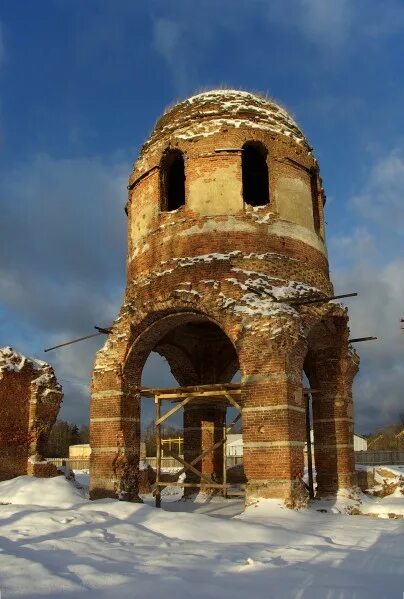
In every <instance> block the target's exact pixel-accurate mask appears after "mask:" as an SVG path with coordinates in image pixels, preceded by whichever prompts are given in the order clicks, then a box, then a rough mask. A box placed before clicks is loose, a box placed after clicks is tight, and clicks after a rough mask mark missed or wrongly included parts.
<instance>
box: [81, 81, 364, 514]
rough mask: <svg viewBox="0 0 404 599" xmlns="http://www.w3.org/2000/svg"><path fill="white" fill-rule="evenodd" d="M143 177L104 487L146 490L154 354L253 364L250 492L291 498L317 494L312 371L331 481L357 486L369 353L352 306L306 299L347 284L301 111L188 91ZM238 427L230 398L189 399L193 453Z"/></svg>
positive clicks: (100, 445)
mask: <svg viewBox="0 0 404 599" xmlns="http://www.w3.org/2000/svg"><path fill="white" fill-rule="evenodd" d="M246 142H259V143H260V144H262V146H264V147H265V149H266V156H267V158H266V160H267V166H268V174H269V197H270V202H269V204H267V205H265V206H260V207H259V208H257V207H252V206H250V205H248V204H246V203H244V201H243V195H242V194H243V190H242V166H241V165H242V153H243V149H242V148H243V144H245V143H246ZM170 148H175V149H178V150H180V151H181V152H182V154H183V157H184V165H185V167H184V168H185V205H183V206H181V207H180V208H179V209H178V210H175V211H174V212H166V211H164V207H165V205H166V203H165V200H164V201H163V196H164V193H165V192H164V181H165V180H166V179H165V178H164V177H166V174H165V175H164V177H163V176H162V169H164V164H165V162H164V160H163V158H164V156H165V152H166V151H167V150H168V149H170ZM128 190H129V191H128V203H127V206H126V209H127V214H128V260H127V286H126V293H125V300H124V303H123V305H122V307H121V311H120V314H119V316H118V318H117V319H116V321H115V323H114V325H113V327H112V332H111V334H110V336H109V338H108V340H107V342H106V344H105V346H104V348H103V349H102V350H101V351H100V352H99V353H98V355H97V359H96V364H95V369H94V376H93V398H92V402H91V445H92V449H93V451H92V455H91V485H90V486H91V494H92V496H93V497H100V496H110V495H111V496H112V495H114V494H116V493H119V492H120V491H124V492H125V493H126V494H127V496H128V497H131V496H132V497H136V495H137V492H138V483H137V478H136V476H137V475H136V472H137V470H136V469H137V461H138V456H139V451H140V447H139V438H140V431H139V396H138V393H137V388H138V387H139V386H140V385H141V374H142V370H143V366H144V364H145V361H146V359H147V357H148V355H149V354H150V352H151V351H156V352H158V353H160V354H161V355H162V356H163V357H164V358H165V359H166V360H167V362H168V363H169V365H170V368H171V371H172V373H173V375H174V376H175V378H176V379H177V381H178V382H179V384H180V385H182V386H184V385H195V384H203V383H219V382H229V381H231V379H232V377H233V376H234V374H235V372H237V370H238V369H239V370H240V372H241V376H242V381H243V383H244V384H245V387H244V389H243V393H242V395H241V397H240V398H239V400H238V401H240V404H241V406H242V414H243V417H242V420H243V437H244V470H245V475H246V478H247V499H248V500H250V499H251V498H253V497H257V496H261V497H283V498H284V499H286V500H287V502H288V504H289V505H294V504H296V502H299V501H300V500H301V497H302V495H303V494H304V493H302V482H301V477H302V474H303V447H304V442H305V401H304V398H303V395H302V375H303V370H304V371H305V372H306V374H307V375H308V376H309V378H310V381H311V386H312V387H315V388H316V389H318V391H319V392H318V394H316V396H315V398H316V399H315V405H314V407H313V414H314V434H315V439H316V442H315V447H316V466H317V467H318V472H319V492H320V493H323V494H329V493H334V492H335V491H336V490H337V489H338V488H341V487H350V486H353V485H355V473H354V467H353V455H354V454H353V448H352V447H351V440H352V422H351V420H349V418H351V417H352V401H351V400H352V398H351V388H352V380H353V375H354V373H355V369H356V366H357V358H356V356H355V355H354V354H353V353H352V352H351V351H350V349H349V347H348V326H347V320H348V319H347V314H346V311H345V309H344V308H342V307H341V306H338V305H335V304H333V305H332V304H327V303H324V304H311V305H307V306H299V307H298V306H296V305H293V304H291V302H290V300H291V299H293V298H295V299H296V298H301V297H304V298H310V297H318V296H319V295H324V296H326V295H330V294H332V291H333V288H332V284H331V281H330V279H329V271H328V261H327V254H326V249H325V245H324V214H323V205H324V201H325V196H324V192H323V190H322V186H321V178H320V176H319V170H318V165H317V162H316V160H315V158H314V157H313V155H312V152H311V149H310V147H309V145H308V143H307V141H306V140H305V138H304V136H303V134H302V133H301V132H300V130H299V129H298V127H297V125H296V124H295V123H294V122H293V120H292V119H291V117H290V116H289V115H287V113H285V112H284V111H283V110H282V109H281V108H279V107H278V106H276V105H274V104H273V103H271V102H270V101H268V100H265V99H262V98H260V97H257V96H252V95H249V94H246V93H243V92H229V93H224V92H219V93H208V94H202V95H200V96H197V97H195V98H192V99H190V100H188V101H185V102H183V103H181V104H179V105H177V106H175V107H174V108H173V109H171V110H170V111H168V112H167V114H165V115H164V116H163V117H162V119H160V121H159V122H158V123H157V125H156V128H155V130H154V131H153V133H152V135H151V137H150V139H149V140H148V141H147V142H146V143H145V145H144V147H143V148H142V150H141V153H140V156H139V158H138V160H137V162H136V164H135V166H134V170H133V172H132V174H131V176H130V179H129V186H128ZM348 417H349V418H348ZM108 419H109V420H108ZM222 434H223V404H222V403H221V402H218V401H216V402H215V400H211V401H210V402H209V404H202V403H201V402H200V403H199V404H198V405H194V404H189V405H188V406H187V407H186V409H185V410H184V453H185V455H186V459H188V460H191V458H193V457H195V456H196V455H198V454H199V453H201V451H203V450H204V449H206V448H207V447H210V446H211V445H212V444H213V443H214V442H216V441H217V440H219V439H220V438H221V435H222ZM222 459H223V456H222V450H221V449H219V450H217V451H216V452H215V453H214V454H212V455H209V456H206V458H204V459H203V460H202V462H201V463H199V464H198V468H200V469H201V470H202V472H203V473H204V474H206V475H208V476H210V477H211V478H212V479H215V480H220V479H221V476H222ZM187 480H188V481H190V480H192V481H194V480H195V477H194V475H193V474H188V475H187Z"/></svg>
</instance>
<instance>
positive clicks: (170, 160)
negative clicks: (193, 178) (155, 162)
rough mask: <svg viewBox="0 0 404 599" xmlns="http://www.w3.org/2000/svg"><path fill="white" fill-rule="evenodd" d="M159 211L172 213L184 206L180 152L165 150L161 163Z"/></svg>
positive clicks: (182, 156)
mask: <svg viewBox="0 0 404 599" xmlns="http://www.w3.org/2000/svg"><path fill="white" fill-rule="evenodd" d="M160 173H161V210H162V211H164V212H172V211H174V210H178V208H181V206H184V204H185V165H184V155H183V153H182V152H181V151H180V150H167V151H166V152H165V153H164V156H163V159H162V161H161V170H160Z"/></svg>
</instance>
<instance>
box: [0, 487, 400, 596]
mask: <svg viewBox="0 0 404 599" xmlns="http://www.w3.org/2000/svg"><path fill="white" fill-rule="evenodd" d="M83 478H84V477H83ZM6 499H7V500H8V501H10V502H11V503H10V504H9V505H0V590H1V591H2V599H4V598H6V599H7V598H8V597H24V598H30V599H36V598H39V597H49V598H52V599H58V598H66V599H73V598H77V597H81V596H82V597H86V599H87V598H89V599H95V598H97V599H98V598H102V599H104V598H114V599H115V598H118V597H119V598H122V599H126V598H131V599H138V598H139V599H155V598H156V597H159V596H163V595H164V596H166V597H167V598H168V597H175V598H176V599H185V598H187V599H189V597H192V599H199V598H202V597H203V598H204V599H211V598H219V597H220V598H223V599H245V598H249V599H255V598H257V599H258V598H260V599H261V598H262V599H264V598H265V599H267V598H272V597H273V598H276V599H282V598H290V597H292V598H295V597H296V598H306V597H307V598H309V597H310V598H313V599H320V598H321V599H324V598H325V597H326V598H327V599H337V598H338V599H344V598H347V599H348V598H349V599H352V598H355V599H361V598H365V597H366V598H367V599H369V598H376V597H377V598H379V597H401V596H402V591H403V587H404V560H403V555H404V535H403V532H404V521H403V520H383V519H382V520H379V519H369V518H368V517H364V516H346V515H333V514H331V513H319V512H315V511H313V510H305V511H303V512H293V511H290V510H287V509H284V508H282V507H281V506H280V505H278V503H277V502H276V501H271V500H266V501H265V500H264V501H263V500H261V501H259V502H257V503H256V504H255V505H253V506H251V507H249V508H247V510H246V511H244V512H243V511H242V510H243V504H242V501H240V500H238V499H237V500H227V501H226V500H222V499H220V498H215V500H213V501H209V500H207V501H205V502H201V503H198V502H197V503H191V502H182V501H175V502H172V501H171V502H166V503H163V506H164V509H162V510H156V509H155V508H153V507H151V506H150V505H147V504H143V505H142V504H131V503H126V502H118V501H115V500H110V499H105V500H98V501H92V502H90V501H88V500H86V499H84V497H83V491H80V490H79V489H77V488H75V487H74V485H73V484H72V483H71V482H69V481H67V480H65V479H64V478H63V477H58V478H54V479H42V480H38V479H32V478H29V477H19V478H16V479H13V480H12V481H5V482H2V483H0V501H2V502H5V500H6ZM148 501H151V498H149V499H148ZM179 510H181V511H179ZM186 510H188V511H186ZM201 512H205V513H201Z"/></svg>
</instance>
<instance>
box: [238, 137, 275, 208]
mask: <svg viewBox="0 0 404 599" xmlns="http://www.w3.org/2000/svg"><path fill="white" fill-rule="evenodd" d="M267 154H268V152H267V149H266V147H265V146H264V145H263V144H261V143H259V142H255V141H249V142H247V143H245V144H244V145H243V154H242V158H241V168H242V180H243V200H244V202H245V203H246V204H249V205H250V206H265V205H266V204H269V176H268V165H267Z"/></svg>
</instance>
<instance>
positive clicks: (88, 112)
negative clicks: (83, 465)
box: [0, 0, 404, 432]
mask: <svg viewBox="0 0 404 599" xmlns="http://www.w3.org/2000/svg"><path fill="white" fill-rule="evenodd" d="M403 62H404V4H403V3H402V2H401V0H385V1H384V2H383V10H380V3H379V2H378V1H377V0H355V2H352V1H350V0H248V1H247V0H193V1H192V2H189V1H188V0H176V1H169V0H164V1H163V0H148V1H147V2H146V1H144V2H141V1H139V2H133V1H132V0H127V1H125V0H114V1H113V2H112V0H110V1H106V0H86V2H82V1H80V0H42V1H41V2H37V1H36V0H26V1H25V2H24V3H21V2H15V0H3V2H2V9H1V10H0V171H1V172H0V202H1V218H0V325H1V339H0V343H1V345H11V346H13V347H14V348H15V349H18V350H19V351H22V352H23V353H25V354H27V355H33V356H36V357H38V358H42V359H44V358H46V359H49V360H50V361H51V362H52V364H53V365H54V367H55V369H56V372H57V375H58V377H59V379H60V380H61V382H62V383H63V386H64V390H65V401H64V407H63V410H62V412H61V417H63V418H66V419H69V420H72V421H76V422H78V423H81V422H86V421H87V419H88V380H89V377H90V372H91V366H92V362H93V360H94V354H95V351H96V350H97V348H98V347H99V346H100V344H101V340H100V339H99V338H96V340H95V341H87V342H83V343H80V344H77V345H73V346H71V347H70V348H66V349H63V350H59V351H55V352H52V353H49V354H44V353H43V349H44V348H45V347H49V346H50V345H54V344H56V343H58V342H62V341H64V340H66V339H70V338H73V337H78V336H81V335H85V334H87V333H91V332H92V327H93V326H94V325H95V324H98V325H107V324H108V323H110V322H111V321H112V320H113V318H114V315H115V314H116V313H117V311H118V308H119V305H120V302H121V298H122V292H123V287H124V282H125V279H124V274H125V251H126V222H125V219H126V217H125V215H124V211H123V206H124V203H125V199H126V197H125V195H126V189H125V188H126V179H127V176H128V174H129V171H130V168H131V165H132V163H133V162H134V160H135V158H136V155H137V152H138V150H139V147H140V145H141V144H142V142H143V141H144V139H145V138H146V137H147V136H148V134H149V133H150V131H151V129H152V127H153V124H154V122H155V120H156V119H157V117H158V116H159V115H160V114H161V112H162V111H163V110H164V108H165V107H166V106H167V105H169V104H171V103H172V102H173V101H175V100H178V99H181V98H184V97H186V96H187V95H191V94H192V93H194V92H195V91H196V90H200V89H202V88H206V87H214V86H218V85H223V84H225V85H228V86H230V87H235V88H243V89H248V90H256V91H262V92H268V93H269V94H270V95H271V96H272V97H274V98H275V99H277V100H278V101H280V102H281V103H282V104H284V105H285V106H286V107H287V108H288V109H289V110H290V112H291V113H292V114H293V115H294V116H295V118H296V119H297V121H298V122H299V123H300V125H301V127H302V129H303V131H304V132H305V133H306V135H307V136H308V138H309V140H310V142H311V143H312V145H313V146H314V148H315V152H316V155H317V158H318V159H319V162H320V167H321V173H322V176H323V179H324V184H325V189H326V193H327V197H328V200H327V209H326V210H327V214H326V218H327V223H328V247H329V253H330V262H331V272H332V276H333V280H334V282H335V288H336V291H337V292H341V293H343V292H352V291H358V292H359V294H360V296H359V298H358V299H354V300H352V301H349V304H347V305H349V308H350V314H351V330H352V335H353V336H365V335H366V336H367V335H377V336H378V337H379V340H378V341H377V342H369V343H362V344H358V346H357V348H358V350H359V351H360V355H361V359H362V367H361V373H360V375H359V376H358V378H357V380H356V383H355V399H356V414H357V431H358V432H368V431H371V430H373V429H374V428H376V427H377V426H380V425H382V424H384V423H387V422H391V421H394V420H395V419H397V417H398V416H399V414H400V413H402V412H403V411H404V401H403V399H404V390H403V389H404V335H400V331H399V319H400V317H404V276H403V273H404V252H403V249H404V215H403V205H404V200H403V190H404V118H403V117H404V113H403V106H404V78H403ZM146 370H147V372H145V376H144V382H145V383H146V384H154V385H160V384H165V383H169V382H170V377H169V374H168V373H167V369H166V368H165V366H164V365H161V364H160V363H159V362H158V361H156V360H155V361H153V360H151V361H150V362H149V363H148V364H147V369H146Z"/></svg>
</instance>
